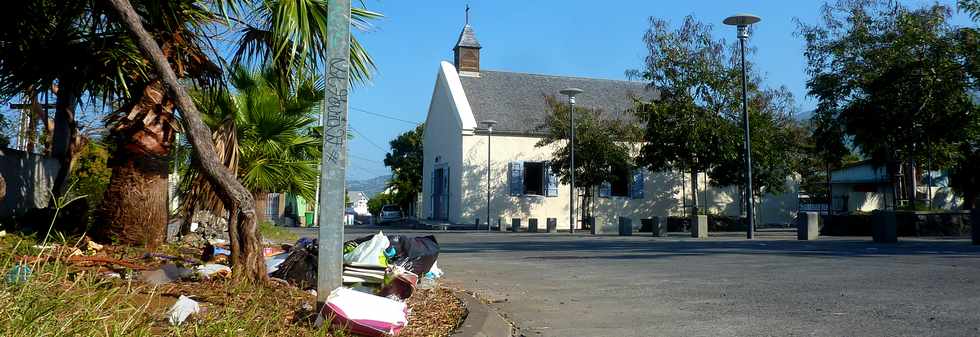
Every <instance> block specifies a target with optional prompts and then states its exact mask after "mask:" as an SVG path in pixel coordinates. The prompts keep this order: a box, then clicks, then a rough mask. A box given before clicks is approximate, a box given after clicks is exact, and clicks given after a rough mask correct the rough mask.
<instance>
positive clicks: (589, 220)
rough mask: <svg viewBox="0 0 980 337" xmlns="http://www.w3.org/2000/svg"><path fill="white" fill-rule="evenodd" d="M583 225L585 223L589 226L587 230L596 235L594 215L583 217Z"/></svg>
mask: <svg viewBox="0 0 980 337" xmlns="http://www.w3.org/2000/svg"><path fill="white" fill-rule="evenodd" d="M584 225H586V226H588V227H589V230H591V231H592V235H596V233H598V232H597V231H596V226H595V217H592V216H590V217H586V218H585V224H584Z"/></svg>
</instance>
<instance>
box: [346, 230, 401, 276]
mask: <svg viewBox="0 0 980 337" xmlns="http://www.w3.org/2000/svg"><path fill="white" fill-rule="evenodd" d="M389 244H390V242H388V237H387V236H385V234H384V233H383V232H380V231H379V232H378V234H375V235H374V236H373V237H371V240H368V241H365V242H362V243H361V244H359V245H357V247H356V248H354V250H352V251H351V252H350V253H347V254H344V264H347V265H351V266H359V267H378V268H384V267H387V266H388V258H386V257H385V253H384V252H385V249H387V248H388V245H389Z"/></svg>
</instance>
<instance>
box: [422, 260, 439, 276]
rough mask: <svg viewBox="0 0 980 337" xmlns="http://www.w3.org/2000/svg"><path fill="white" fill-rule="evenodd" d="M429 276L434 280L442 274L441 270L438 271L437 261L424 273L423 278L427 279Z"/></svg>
mask: <svg viewBox="0 0 980 337" xmlns="http://www.w3.org/2000/svg"><path fill="white" fill-rule="evenodd" d="M430 274H431V275H432V278H434V279H436V278H441V277H442V274H443V272H442V269H439V261H436V262H434V263H432V268H429V272H427V273H425V276H426V277H428V276H429V275H430Z"/></svg>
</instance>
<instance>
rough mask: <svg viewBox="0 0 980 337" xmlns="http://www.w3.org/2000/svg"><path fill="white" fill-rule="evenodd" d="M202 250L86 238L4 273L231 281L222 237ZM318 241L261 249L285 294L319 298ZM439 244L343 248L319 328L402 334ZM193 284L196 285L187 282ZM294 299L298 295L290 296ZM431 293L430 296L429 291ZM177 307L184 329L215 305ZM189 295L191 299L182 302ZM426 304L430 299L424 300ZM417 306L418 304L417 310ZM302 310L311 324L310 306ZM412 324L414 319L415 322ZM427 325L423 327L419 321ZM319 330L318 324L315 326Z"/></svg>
mask: <svg viewBox="0 0 980 337" xmlns="http://www.w3.org/2000/svg"><path fill="white" fill-rule="evenodd" d="M202 246H203V247H192V246H190V245H186V244H184V245H178V246H171V247H169V248H170V249H169V250H165V251H166V252H167V253H159V252H151V253H145V252H143V251H138V250H129V249H126V248H124V247H119V246H110V245H101V244H98V243H96V242H94V241H91V240H90V239H88V238H87V237H83V238H82V239H81V240H79V242H78V243H76V244H75V245H74V246H69V245H63V244H61V245H59V244H51V245H46V246H35V248H37V249H40V250H41V252H42V253H41V254H37V255H33V256H31V255H28V256H20V257H19V259H18V260H19V264H18V265H15V266H14V267H13V268H10V269H9V270H6V275H4V276H5V279H6V282H7V283H10V284H16V283H24V282H27V281H28V280H29V279H30V278H31V277H32V272H33V270H32V268H33V267H34V265H32V263H41V262H48V261H59V262H63V263H67V264H69V265H73V266H75V267H79V268H81V269H84V270H91V271H94V272H95V273H97V274H98V275H102V276H103V277H106V278H115V279H122V280H129V279H132V280H139V281H141V282H143V283H145V284H148V285H153V286H161V285H167V287H175V286H176V287H187V286H191V287H193V284H199V285H204V286H207V285H214V284H220V283H214V282H198V281H208V280H214V279H222V278H228V277H229V276H230V275H231V272H232V269H231V267H229V264H230V255H231V251H230V249H229V245H228V242H227V241H226V240H223V239H221V238H211V239H207V240H206V241H205V243H204V244H203V245H202ZM317 253H318V242H317V240H316V239H311V238H301V239H299V240H298V241H297V242H295V243H294V244H292V245H289V244H283V245H277V244H273V243H271V242H267V243H266V247H265V248H264V250H263V254H264V255H265V260H266V267H267V269H268V272H269V276H270V278H271V279H272V280H273V281H275V282H276V283H279V284H282V285H284V286H286V287H290V288H292V287H296V288H298V289H299V290H303V291H306V292H307V293H311V294H314V295H315V294H316V281H317V280H316V279H317ZM438 256H439V244H438V242H437V241H436V238H435V237H434V236H421V237H409V236H402V235H392V236H386V235H385V234H384V233H381V232H379V233H377V234H375V235H368V236H365V237H361V238H357V239H354V240H351V241H348V242H345V243H344V246H343V284H344V286H343V287H340V288H337V289H334V290H333V291H332V292H331V293H330V295H329V296H328V299H327V302H326V304H325V305H324V306H323V307H322V308H321V309H320V312H319V315H316V317H317V318H316V319H317V322H319V323H317V324H321V323H323V321H324V320H326V321H330V322H331V326H334V327H345V328H346V329H348V330H350V331H351V332H353V333H355V334H358V335H365V336H387V335H397V334H399V332H401V330H402V329H404V328H405V327H406V326H407V325H408V319H409V318H408V317H409V314H410V310H409V307H408V305H407V304H406V301H408V300H409V299H410V298H411V297H412V295H413V293H415V292H416V290H417V289H429V288H433V287H434V285H435V284H436V280H437V279H438V278H440V277H441V276H442V274H443V272H442V271H441V270H440V269H439V267H438V265H437V262H436V261H437V259H438ZM185 281H191V282H185ZM290 291H293V292H295V291H296V290H290ZM424 293H425V294H428V293H429V291H426V292H424ZM174 294H175V295H179V298H178V299H177V301H176V303H173V304H172V306H170V309H169V310H168V311H167V313H166V321H167V323H169V324H171V325H182V324H184V323H185V321H186V320H187V319H190V318H193V319H200V318H201V317H196V316H198V315H201V314H202V313H204V312H207V311H208V308H207V307H208V306H213V305H215V303H212V302H213V301H211V300H208V299H207V298H209V297H207V296H205V298H204V299H203V302H202V303H199V302H198V300H202V297H200V296H199V295H200V294H198V296H195V295H193V294H196V292H174ZM184 294H187V295H188V296H184ZM421 298H425V296H422V297H421ZM413 305H415V304H413ZM302 311H304V312H307V313H309V315H308V316H306V317H309V318H310V319H312V317H313V315H314V313H315V311H314V309H313V308H312V306H310V307H309V309H303V310H302ZM413 319H414V318H413ZM419 323H420V324H423V322H421V321H420V322H419ZM317 326H318V325H317Z"/></svg>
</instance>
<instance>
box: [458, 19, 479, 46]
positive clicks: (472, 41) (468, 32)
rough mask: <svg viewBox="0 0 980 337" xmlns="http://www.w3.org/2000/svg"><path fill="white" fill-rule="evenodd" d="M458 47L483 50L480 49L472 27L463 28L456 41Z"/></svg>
mask: <svg viewBox="0 0 980 337" xmlns="http://www.w3.org/2000/svg"><path fill="white" fill-rule="evenodd" d="M456 47H470V48H482V47H480V42H479V41H477V40H476V33H474V32H473V27H471V26H470V25H465V26H463V31H462V32H459V39H458V40H456ZM453 49H455V48H453Z"/></svg>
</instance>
